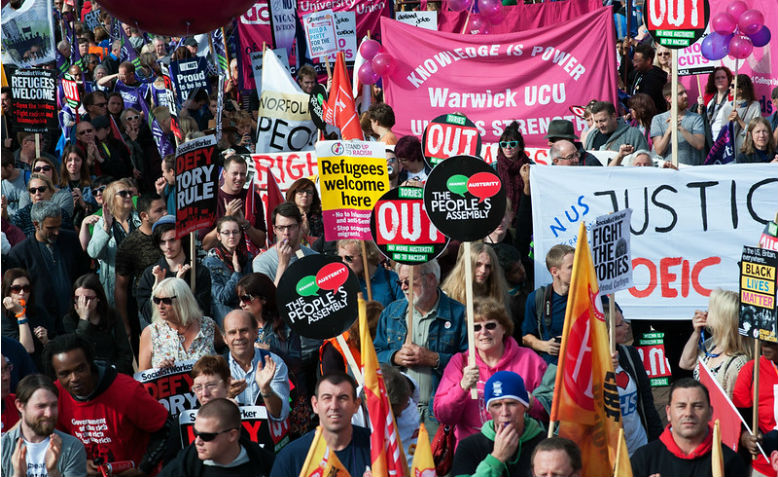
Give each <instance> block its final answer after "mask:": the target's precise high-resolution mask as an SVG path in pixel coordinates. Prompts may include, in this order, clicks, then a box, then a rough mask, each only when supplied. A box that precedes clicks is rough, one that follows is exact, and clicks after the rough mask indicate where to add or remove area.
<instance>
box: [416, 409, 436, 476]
mask: <svg viewBox="0 0 778 477" xmlns="http://www.w3.org/2000/svg"><path fill="white" fill-rule="evenodd" d="M436 475H437V474H436V473H435V460H434V459H433V458H432V446H431V445H430V435H429V434H428V433H427V428H426V427H424V423H423V422H422V423H421V424H419V438H418V440H417V441H416V452H415V453H414V454H413V464H412V465H411V474H410V477H435V476H436Z"/></svg>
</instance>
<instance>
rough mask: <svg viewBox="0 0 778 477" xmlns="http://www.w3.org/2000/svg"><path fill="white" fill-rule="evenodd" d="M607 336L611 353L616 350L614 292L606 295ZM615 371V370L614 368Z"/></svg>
mask: <svg viewBox="0 0 778 477" xmlns="http://www.w3.org/2000/svg"><path fill="white" fill-rule="evenodd" d="M608 316H609V317H610V318H608V325H609V326H608V338H610V340H609V341H610V343H611V355H613V353H615V352H616V293H615V292H614V293H611V294H609V295H608ZM614 371H615V370H614Z"/></svg>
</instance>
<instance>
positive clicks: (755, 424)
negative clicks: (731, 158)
mask: <svg viewBox="0 0 778 477" xmlns="http://www.w3.org/2000/svg"><path fill="white" fill-rule="evenodd" d="M735 89H737V88H735ZM760 344H761V343H759V338H754V396H753V398H752V400H751V429H752V430H753V435H754V437H756V436H759V354H760V352H761V349H760ZM752 459H753V460H756V459H757V456H752Z"/></svg>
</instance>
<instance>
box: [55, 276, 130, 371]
mask: <svg viewBox="0 0 778 477" xmlns="http://www.w3.org/2000/svg"><path fill="white" fill-rule="evenodd" d="M62 325H63V327H64V328H65V333H75V334H77V335H81V336H82V337H84V338H85V339H86V340H87V341H89V342H90V343H91V344H92V349H93V350H94V358H95V361H97V362H99V363H100V364H101V365H108V366H115V367H116V370H117V371H119V372H120V373H125V374H129V375H132V373H133V370H132V350H131V349H130V342H129V341H128V340H127V334H126V333H125V331H124V325H123V324H122V322H121V319H120V317H119V315H118V313H116V310H114V309H113V308H112V307H111V306H109V305H108V300H107V299H106V296H105V291H104V290H103V286H102V285H101V284H100V279H99V278H98V277H97V275H95V274H94V273H87V274H86V275H81V276H80V277H78V278H77V279H76V281H75V282H73V307H72V308H71V309H70V311H69V312H68V313H67V314H66V315H65V317H64V318H63V319H62Z"/></svg>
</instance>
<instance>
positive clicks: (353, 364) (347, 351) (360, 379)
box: [335, 293, 365, 386]
mask: <svg viewBox="0 0 778 477" xmlns="http://www.w3.org/2000/svg"><path fill="white" fill-rule="evenodd" d="M360 295H362V294H361V293H360ZM360 298H361V296H360ZM335 339H336V340H337V342H338V344H339V345H340V349H342V350H343V355H344V356H345V357H346V361H347V362H348V365H349V368H351V372H352V373H354V379H355V380H356V381H357V384H359V385H360V386H364V385H365V378H364V376H362V371H361V370H360V369H359V365H357V360H355V359H354V355H353V354H352V353H351V348H349V346H348V343H347V342H346V340H345V339H344V338H343V334H342V333H341V334H339V335H338V336H337V337H336V338H335Z"/></svg>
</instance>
